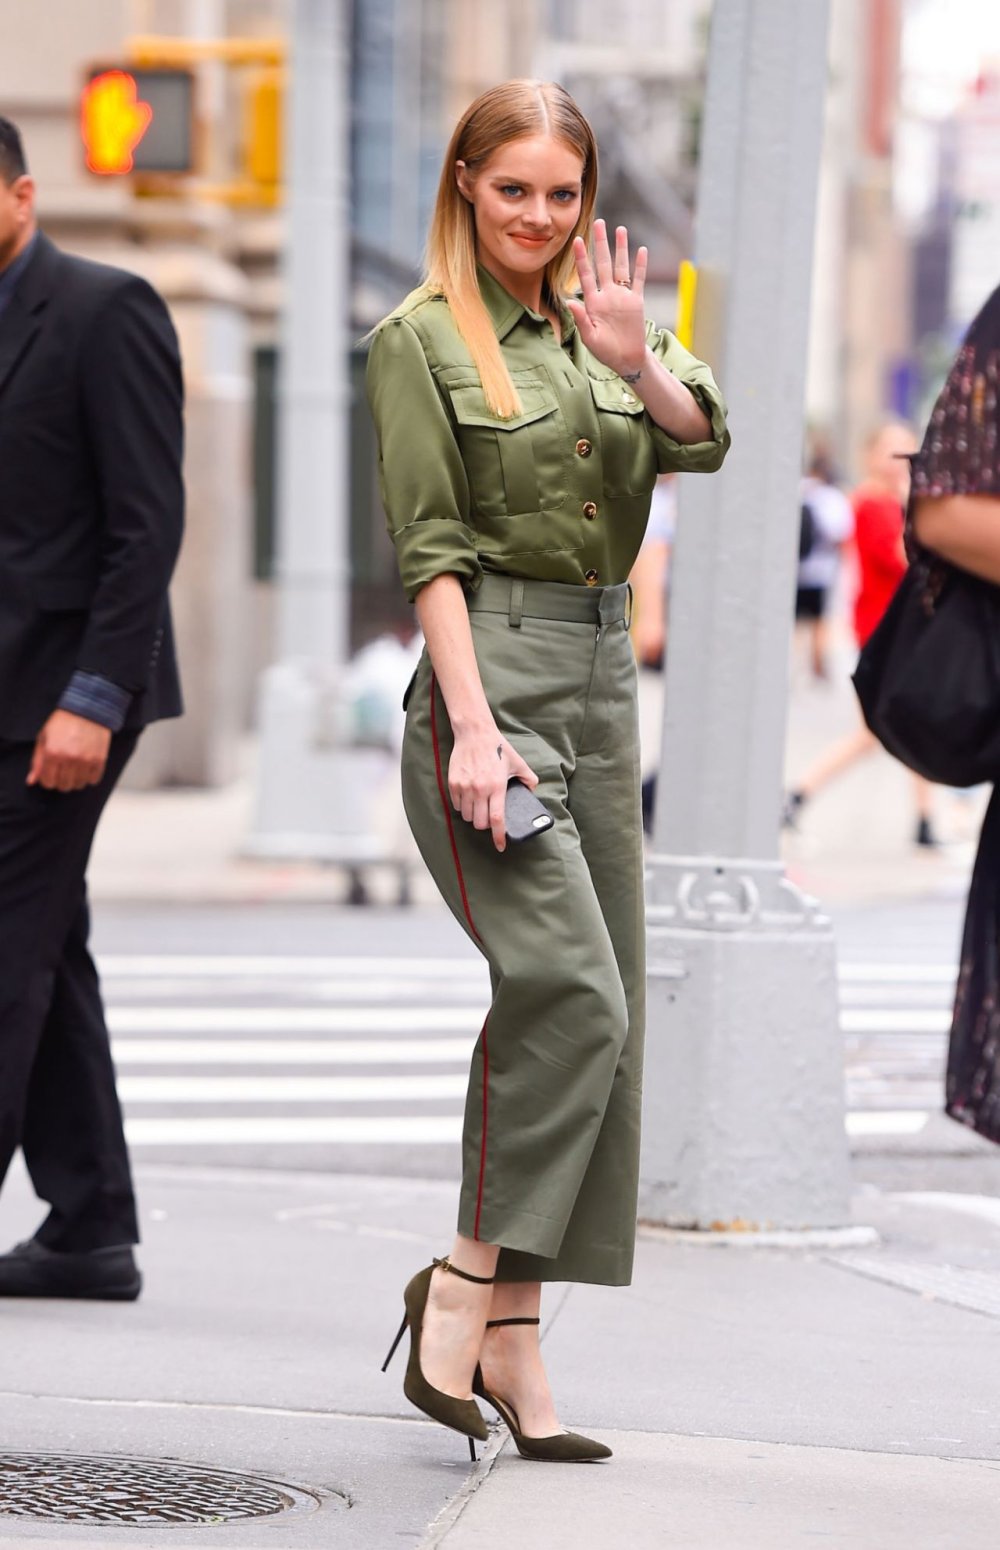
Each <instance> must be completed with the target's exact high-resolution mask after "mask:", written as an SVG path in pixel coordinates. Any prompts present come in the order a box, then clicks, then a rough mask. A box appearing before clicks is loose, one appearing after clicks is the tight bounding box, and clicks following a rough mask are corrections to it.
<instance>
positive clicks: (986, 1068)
mask: <svg viewBox="0 0 1000 1550" xmlns="http://www.w3.org/2000/svg"><path fill="white" fill-rule="evenodd" d="M998 385H1000V288H998V289H997V290H995V291H994V292H993V295H992V296H991V297H990V299H989V301H988V302H987V303H986V305H985V306H984V307H983V309H982V311H981V312H980V314H979V316H978V317H977V318H976V320H975V322H974V323H973V324H972V327H971V328H970V329H969V332H968V334H967V336H966V338H965V342H964V343H963V345H962V348H961V349H960V350H959V352H958V355H957V357H956V359H955V362H954V364H953V366H952V368H951V371H950V372H949V374H948V380H947V381H946V383H945V385H944V387H943V389H942V390H941V394H940V396H939V398H938V400H937V403H936V404H935V406H934V410H933V413H932V414H931V418H930V423H929V425H928V427H927V434H926V435H925V437H924V441H923V445H922V447H921V449H920V451H919V453H918V454H917V456H916V458H915V459H914V460H913V483H912V492H913V494H914V495H915V496H916V495H929V496H938V497H942V496H949V495H1000V459H998V431H1000V413H998ZM998 790H1000V788H994V792H993V796H992V798H991V800H990V805H989V808H988V810H987V813H986V819H985V822H984V824H983V832H982V834H981V835H980V839H979V851H978V854H977V856H976V865H975V870H974V872H973V876H972V885H971V888H970V890H969V903H968V908H967V912H966V917H965V931H964V935H963V939H962V959H961V966H960V969H959V975H958V985H957V988H956V992H955V1011H954V1017H953V1020H952V1028H951V1040H950V1044H949V1049H948V1073H947V1083H946V1102H945V1109H946V1112H947V1113H948V1114H949V1115H950V1116H951V1118H952V1119H954V1120H957V1121H958V1122H959V1124H962V1125H968V1126H969V1128H970V1129H972V1130H976V1131H978V1132H979V1134H980V1135H983V1136H986V1137H988V1139H989V1140H991V1141H997V1142H1000V795H998Z"/></svg>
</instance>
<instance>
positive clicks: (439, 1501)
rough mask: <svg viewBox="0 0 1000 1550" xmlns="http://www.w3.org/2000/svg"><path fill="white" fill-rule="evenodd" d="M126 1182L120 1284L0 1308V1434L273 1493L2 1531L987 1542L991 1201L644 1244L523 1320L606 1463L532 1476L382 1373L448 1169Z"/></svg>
mask: <svg viewBox="0 0 1000 1550" xmlns="http://www.w3.org/2000/svg"><path fill="white" fill-rule="evenodd" d="M139 1185H140V1195H141V1200H142V1203H143V1232H144V1246H143V1248H142V1251H141V1253H142V1263H143V1268H144V1271H145V1274H146V1291H145V1293H144V1295H143V1298H142V1299H141V1300H140V1302H138V1303H137V1304H135V1305H124V1306H122V1305H115V1304H103V1303H93V1304H86V1303H79V1304H73V1303H57V1302H38V1303H31V1302H7V1303H5V1304H2V1305H0V1341H2V1349H3V1373H2V1379H0V1386H2V1389H3V1393H2V1394H0V1415H2V1417H3V1436H4V1438H5V1442H4V1444H3V1448H4V1449H5V1450H16V1451H17V1452H19V1453H21V1452H34V1453H39V1454H42V1453H46V1454H48V1453H52V1452H71V1453H76V1454H88V1455H97V1456H103V1457H104V1459H105V1460H106V1459H108V1458H112V1459H114V1458H121V1457H123V1456H124V1457H127V1458H144V1459H147V1460H158V1461H164V1460H172V1461H175V1464H176V1465H178V1466H183V1467H185V1468H188V1469H194V1468H195V1467H208V1468H210V1469H213V1470H233V1471H240V1472H243V1473H246V1474H249V1475H251V1476H254V1477H257V1478H258V1479H260V1480H262V1481H264V1482H277V1484H278V1486H279V1488H280V1487H282V1486H291V1487H295V1488H297V1490H298V1492H299V1495H298V1497H297V1505H296V1507H295V1510H288V1511H282V1512H278V1513H276V1514H274V1515H272V1516H268V1517H254V1518H248V1519H246V1520H244V1521H242V1522H234V1523H222V1524H212V1523H201V1524H197V1525H193V1524H188V1525H187V1526H183V1525H181V1524H178V1525H177V1526H174V1527H173V1528H171V1529H170V1530H169V1532H167V1531H166V1530H165V1528H164V1526H163V1525H162V1524H160V1525H155V1524H154V1525H152V1526H147V1525H146V1524H145V1523H144V1522H143V1521H142V1519H141V1516H140V1518H139V1520H138V1521H136V1522H133V1523H132V1524H131V1525H128V1526H124V1527H120V1528H119V1527H108V1526H88V1525H86V1524H82V1523H81V1524H74V1525H70V1524H65V1523H60V1522H57V1521H49V1522H44V1521H38V1520H35V1519H30V1520H29V1519H27V1518H22V1519H11V1518H7V1517H3V1518H0V1544H2V1545H4V1546H13V1545H21V1544H24V1545H34V1546H35V1550H39V1547H42V1546H50V1547H54V1546H59V1547H61V1550H62V1547H65V1546H67V1545H69V1544H82V1545H99V1546H101V1547H102V1550H114V1547H117V1546H120V1547H123V1550H139V1547H142V1550H150V1547H153V1546H161V1545H165V1544H166V1543H167V1541H168V1540H169V1544H170V1547H171V1550H195V1547H196V1546H198V1547H205V1550H211V1547H213V1546H218V1547H224V1546H247V1547H250V1546H253V1547H268V1550H300V1547H301V1550H308V1547H310V1546H324V1547H332V1550H336V1547H338V1546H345V1547H346V1546H350V1547H352V1550H355V1547H360V1550H389V1547H391V1546H398V1547H400V1550H406V1547H413V1550H418V1547H419V1550H439V1547H443V1550H479V1547H483V1550H496V1547H497V1546H500V1545H505V1546H506V1545H517V1546H519V1547H523V1550H589V1547H594V1550H606V1547H613V1550H619V1547H621V1550H626V1547H627V1550H675V1547H676V1550H790V1547H792V1546H795V1545H797V1544H799V1543H803V1544H805V1543H811V1542H812V1541H813V1540H815V1539H821V1540H822V1542H823V1543H824V1544H826V1545H829V1546H830V1547H831V1550H957V1547H961V1550H994V1546H995V1544H996V1504H997V1500H998V1491H1000V1436H998V1429H997V1402H996V1395H997V1390H998V1386H1000V1341H998V1339H997V1327H996V1322H995V1321H996V1320H997V1319H998V1318H1000V1206H998V1205H997V1203H996V1202H995V1201H982V1200H979V1199H978V1198H977V1197H969V1196H965V1197H962V1198H961V1199H959V1200H956V1197H948V1196H938V1197H918V1196H895V1197H894V1196H882V1195H879V1194H877V1193H875V1192H865V1193H863V1194H862V1195H860V1196H859V1197H858V1199H857V1200H856V1203H855V1215H856V1219H857V1221H859V1222H862V1223H866V1224H870V1225H872V1226H874V1227H875V1228H877V1229H878V1232H879V1234H880V1235H881V1237H880V1241H879V1242H878V1243H877V1244H876V1245H868V1246H861V1247H855V1248H842V1249H836V1248H826V1249H824V1248H821V1247H816V1248H813V1249H809V1250H794V1251H792V1250H782V1249H775V1248H770V1249H766V1248H753V1247H750V1246H746V1247H721V1246H707V1245H701V1244H698V1245H693V1244H690V1243H688V1242H682V1241H676V1240H671V1239H670V1238H669V1237H665V1236H663V1235H660V1236H653V1235H646V1236H643V1237H642V1238H641V1240H640V1244H639V1250H638V1260H637V1269H636V1278H635V1284H634V1286H633V1287H632V1288H631V1289H630V1290H627V1291H624V1290H609V1289H605V1288H598V1287H574V1288H571V1289H570V1290H569V1291H568V1292H566V1291H564V1290H563V1289H557V1290H553V1292H552V1293H551V1294H550V1295H549V1296H548V1298H547V1299H546V1302H545V1304H544V1308H543V1312H544V1314H545V1333H544V1339H545V1353H546V1359H547V1362H548V1365H549V1369H550V1372H551V1376H552V1380H553V1385H554V1388H555V1390H556V1393H557V1394H558V1395H559V1397H560V1404H561V1409H562V1413H563V1415H564V1416H565V1419H566V1421H567V1423H568V1424H570V1425H571V1426H574V1427H578V1428H579V1429H580V1430H582V1431H584V1432H592V1433H593V1434H595V1435H598V1436H601V1437H603V1438H605V1439H606V1440H607V1441H609V1442H610V1444H611V1445H612V1447H613V1448H614V1450H615V1458H614V1459H613V1460H612V1461H610V1462H609V1463H608V1464H606V1465H594V1466H589V1467H587V1468H580V1467H568V1466H562V1467H561V1466H555V1465H551V1466H549V1465H538V1464H529V1463H527V1462H525V1461H523V1460H521V1459H519V1458H518V1457H517V1455H516V1453H514V1451H513V1449H512V1447H511V1445H510V1443H509V1442H502V1443H501V1441H500V1438H499V1437H497V1438H495V1439H494V1441H493V1442H492V1443H491V1444H490V1445H489V1447H488V1448H487V1450H486V1455H485V1457H484V1459H483V1461H482V1462H481V1463H480V1464H479V1465H477V1466H476V1467H475V1468H473V1467H472V1466H470V1464H469V1462H468V1457H467V1454H466V1452H465V1443H464V1440H463V1439H462V1438H461V1437H459V1436H457V1435H452V1434H450V1433H448V1432H446V1431H444V1430H442V1429H441V1428H439V1427H436V1426H434V1425H433V1424H431V1423H429V1422H425V1421H423V1420H422V1419H421V1418H420V1417H419V1416H418V1415H417V1414H416V1412H414V1411H413V1410H412V1409H411V1408H410V1407H409V1405H408V1404H407V1403H406V1401H405V1400H404V1399H403V1396H402V1393H401V1388H400V1384H401V1379H402V1373H403V1362H402V1359H401V1357H400V1356H399V1355H397V1358H396V1360H395V1362H394V1365H393V1367H391V1368H390V1371H389V1374H388V1375H386V1376H383V1375H382V1374H381V1373H380V1372H379V1370H378V1367H379V1363H380V1362H381V1360H382V1357H383V1354H384V1352H385V1350H386V1348H387V1346H388V1342H389V1339H390V1337H391V1335H392V1334H393V1332H394V1330H395V1327H396V1323H397V1320H398V1317H399V1310H400V1301H401V1298H400V1293H401V1290H402V1287H403V1284H404V1282H405V1281H406V1279H407V1278H408V1277H409V1275H410V1274H411V1273H412V1272H413V1271H414V1270H415V1269H416V1268H417V1267H419V1266H420V1265H421V1264H425V1263H427V1261H428V1259H429V1257H430V1255H431V1254H432V1253H437V1252H440V1251H441V1248H442V1246H443V1245H444V1244H446V1243H447V1242H448V1240H449V1238H450V1229H451V1223H452V1213H453V1206H454V1201H453V1198H452V1197H453V1188H452V1187H451V1186H450V1185H435V1184H431V1185H429V1184H426V1183H418V1182H413V1183H406V1182H400V1181H394V1180H373V1179H364V1178H345V1177H337V1176H329V1177H318V1176H315V1175H291V1176H289V1175H282V1176H280V1177H279V1176H273V1175H256V1176H248V1175H240V1174H234V1173H232V1172H227V1171H226V1170H212V1171H211V1172H210V1173H206V1174H202V1175H195V1176H192V1175H191V1173H190V1172H189V1171H187V1170H183V1171H181V1170H176V1171H173V1172H171V1171H168V1170H164V1169H146V1170H144V1171H143V1172H142V1173H141V1174H140V1178H139ZM0 1217H2V1221H0V1235H2V1237H3V1239H4V1241H8V1240H9V1239H10V1238H12V1237H14V1236H17V1235H18V1234H23V1233H27V1232H29V1231H30V1230H31V1229H32V1228H33V1226H34V1225H35V1222H36V1220H37V1211H36V1208H35V1205H34V1202H33V1201H31V1200H30V1198H29V1193H28V1188H27V1184H26V1181H25V1180H24V1178H23V1175H21V1174H20V1173H18V1174H17V1176H16V1177H14V1178H12V1179H11V1187H10V1188H9V1189H8V1190H5V1192H4V1197H3V1202H2V1207H0ZM0 1464H2V1460H0ZM268 1488H269V1489H273V1487H268ZM285 1494H286V1496H288V1493H287V1492H286V1493H285ZM289 1499H294V1498H289ZM202 1510H204V1508H203V1509H202Z"/></svg>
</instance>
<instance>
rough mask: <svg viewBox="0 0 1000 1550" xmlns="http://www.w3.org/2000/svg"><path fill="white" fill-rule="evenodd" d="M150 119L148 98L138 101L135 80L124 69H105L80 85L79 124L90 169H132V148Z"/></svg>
mask: <svg viewBox="0 0 1000 1550" xmlns="http://www.w3.org/2000/svg"><path fill="white" fill-rule="evenodd" d="M152 120H153V110H152V108H151V107H150V105H149V103H148V102H140V101H139V89H138V87H137V86H136V83H135V80H134V78H133V77H132V76H131V75H128V74H127V73H126V72H125V71H124V70H105V71H104V72H103V74H101V75H95V77H94V79H93V80H92V81H91V82H90V83H89V84H88V85H87V87H86V88H85V89H84V93H83V98H82V100H81V103H80V125H81V129H82V132H83V143H84V145H85V146H86V147H87V166H88V167H89V168H90V170H91V172H102V173H108V174H111V173H122V172H131V171H132V152H133V151H134V150H135V148H136V146H137V145H138V144H139V141H140V140H141V139H142V137H143V135H144V134H145V133H146V130H147V129H148V128H149V126H150V124H151V123H152Z"/></svg>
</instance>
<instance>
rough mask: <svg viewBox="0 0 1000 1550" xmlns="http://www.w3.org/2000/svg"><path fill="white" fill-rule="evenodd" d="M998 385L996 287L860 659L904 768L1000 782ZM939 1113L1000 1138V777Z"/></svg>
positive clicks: (967, 346) (920, 472)
mask: <svg viewBox="0 0 1000 1550" xmlns="http://www.w3.org/2000/svg"><path fill="white" fill-rule="evenodd" d="M998 387H1000V287H998V289H997V290H995V291H994V292H993V294H992V296H991V297H990V298H989V300H988V301H987V303H986V305H985V306H984V307H983V309H982V311H981V312H980V313H979V316H978V317H977V318H976V320H975V322H974V323H973V324H972V327H971V328H970V329H969V332H968V334H967V335H966V338H965V341H964V343H963V344H962V347H961V349H960V350H959V352H958V355H957V357H956V359H955V361H954V364H953V365H952V368H951V371H950V372H949V374H948V378H947V381H946V382H945V385H944V387H943V389H942V391H941V393H940V395H939V397H938V400H937V402H936V404H935V406H934V410H933V412H932V414H931V418H930V422H929V424H928V428H927V433H926V435H925V437H924V441H923V445H922V446H921V448H920V451H919V452H918V453H917V454H916V456H915V457H914V458H913V460H912V469H913V472H912V486H911V489H912V493H911V505H910V513H909V518H910V523H909V525H910V528H911V537H912V538H914V539H915V540H916V546H917V547H915V551H914V558H913V564H912V565H911V570H910V573H909V575H908V577H907V581H906V582H905V583H904V587H902V588H901V589H900V593H899V594H897V598H896V599H895V600H894V604H893V609H894V610H895V617H890V616H889V615H887V616H886V619H885V621H884V622H883V626H882V627H881V628H882V630H884V632H885V633H884V638H883V639H882V640H879V639H878V636H877V635H876V637H873V640H872V642H871V646H872V660H871V662H870V663H869V664H867V666H868V669H869V674H868V676H869V679H870V682H867V683H866V682H865V679H864V674H863V670H864V668H865V666H866V664H865V663H864V662H862V664H861V665H860V667H859V679H860V681H859V682H858V690H859V693H860V694H861V696H862V700H863V702H865V701H866V699H867V703H866V704H865V713H866V716H868V717H869V722H870V724H871V725H872V728H873V730H874V731H876V732H877V733H878V735H880V736H883V740H885V734H887V735H888V736H889V737H893V738H895V739H896V740H897V746H896V748H895V749H894V751H895V752H897V753H898V755H899V756H900V757H901V758H903V759H904V760H905V761H906V762H907V763H909V764H910V765H911V767H913V768H918V769H920V770H921V773H923V774H926V775H928V776H929V777H930V778H932V779H933V778H937V779H948V780H950V781H951V782H953V783H954V784H959V785H971V784H974V783H976V782H978V781H980V780H992V781H994V782H996V781H997V780H1000V401H998V399H1000V395H998ZM921 551H925V552H921ZM926 551H929V552H926ZM956 567H957V568H956ZM976 578H979V579H978V580H977V579H976ZM904 588H905V590H904ZM891 612H892V611H891ZM880 719H881V720H883V721H884V723H885V724H884V725H883V726H880V725H878V724H877V723H878V722H879V721H880ZM900 742H902V743H903V744H905V745H906V746H905V747H901V746H900ZM932 766H933V767H932ZM945 1109H946V1112H947V1113H948V1114H949V1115H950V1116H951V1118H952V1119H954V1120H957V1121H958V1122H959V1123H960V1124H963V1125H967V1126H969V1127H970V1128H971V1129H973V1130H976V1131H978V1132H979V1134H980V1135H983V1136H986V1137H987V1138H988V1139H989V1140H991V1141H997V1142H1000V795H998V791H997V787H996V785H994V791H993V796H992V799H991V801H990V805H989V808H988V810H987V814H986V819H985V821H984V823H983V830H982V834H981V836H980V840H979V850H978V854H977V857H976V865H975V870H974V872H973V877H972V885H971V888H970V892H969V901H968V908H967V912H966V919H965V931H964V936H963V942H962V957H961V965H960V969H959V975H958V984H957V988H956V995H955V1008H954V1016H953V1021H952V1028H951V1039H950V1043H949V1050H948V1071H947V1082H946V1102H945Z"/></svg>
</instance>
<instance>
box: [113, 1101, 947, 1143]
mask: <svg viewBox="0 0 1000 1550" xmlns="http://www.w3.org/2000/svg"><path fill="white" fill-rule="evenodd" d="M928 1119H929V1115H928V1114H926V1113H923V1112H921V1113H915V1112H907V1111H899V1110H896V1111H893V1110H886V1111H884V1112H863V1111H859V1110H855V1111H854V1112H852V1113H850V1114H848V1116H847V1133H848V1135H851V1136H860V1135H865V1136H872V1135H916V1134H919V1132H920V1131H921V1130H923V1128H924V1126H925V1125H926V1124H927V1121H928ZM125 1134H126V1136H127V1137H128V1140H129V1143H130V1144H131V1145H133V1146H169V1147H188V1146H240V1145H270V1146H297V1145H302V1146H306V1145H314V1144H334V1145H339V1144H346V1145H350V1146H358V1145H365V1144H367V1145H373V1144H386V1143H388V1144H393V1143H399V1144H400V1145H404V1146H423V1145H426V1146H433V1145H441V1144H449V1143H452V1142H457V1141H459V1140H460V1139H461V1135H462V1116H461V1115H460V1114H451V1115H426V1116H417V1115H399V1116H398V1117H396V1118H393V1117H391V1116H383V1115H370V1116H368V1115H366V1116H348V1117H345V1116H333V1115H331V1116H329V1117H327V1116H322V1115H321V1116H300V1117H298V1118H296V1117H294V1116H289V1117H287V1118H286V1117H285V1116H284V1115H261V1116H259V1117H254V1116H247V1115H233V1116H225V1115H218V1116H216V1115H213V1116H211V1117H205V1118H193V1117H190V1116H171V1117H169V1118H164V1119H136V1118H134V1117H131V1116H130V1117H128V1118H127V1119H126V1121H125Z"/></svg>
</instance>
